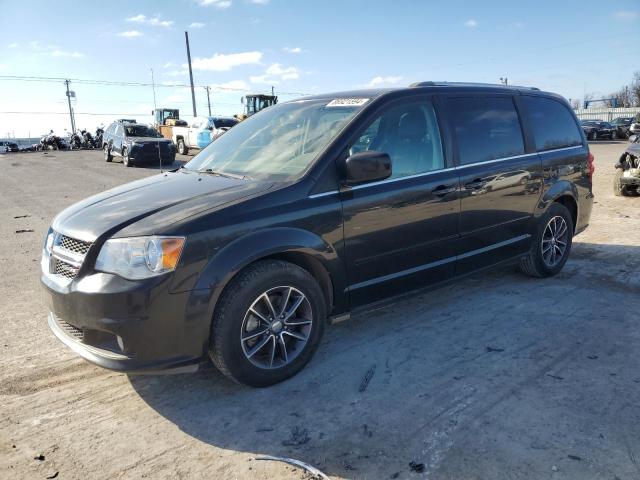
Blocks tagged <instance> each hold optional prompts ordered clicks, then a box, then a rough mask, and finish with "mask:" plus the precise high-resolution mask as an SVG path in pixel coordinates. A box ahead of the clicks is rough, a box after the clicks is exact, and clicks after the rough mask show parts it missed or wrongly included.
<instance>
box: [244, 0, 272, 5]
mask: <svg viewBox="0 0 640 480" xmlns="http://www.w3.org/2000/svg"><path fill="white" fill-rule="evenodd" d="M249 3H253V4H255V5H266V4H267V3H269V0H249Z"/></svg>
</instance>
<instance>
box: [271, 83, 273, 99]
mask: <svg viewBox="0 0 640 480" xmlns="http://www.w3.org/2000/svg"><path fill="white" fill-rule="evenodd" d="M273 94H274V90H273V85H271V96H272V97H273Z"/></svg>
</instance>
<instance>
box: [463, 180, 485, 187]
mask: <svg viewBox="0 0 640 480" xmlns="http://www.w3.org/2000/svg"><path fill="white" fill-rule="evenodd" d="M486 184H487V181H486V180H483V179H481V178H475V179H474V180H473V181H472V182H469V183H465V184H464V188H466V189H467V190H479V189H481V188H482V187H484V186H485V185H486Z"/></svg>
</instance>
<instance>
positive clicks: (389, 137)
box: [349, 101, 444, 178]
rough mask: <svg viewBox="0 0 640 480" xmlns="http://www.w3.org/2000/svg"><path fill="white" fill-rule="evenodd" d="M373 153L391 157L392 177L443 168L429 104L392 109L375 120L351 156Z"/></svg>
mask: <svg viewBox="0 0 640 480" xmlns="http://www.w3.org/2000/svg"><path fill="white" fill-rule="evenodd" d="M367 150H373V151H379V152H384V153H387V154H388V155H389V157H390V158H391V172H392V173H391V178H399V177H406V176H409V175H416V174H419V173H425V172H429V171H433V170H440V169H442V168H444V156H443V154H442V142H441V141H440V132H439V129H438V122H437V121H436V115H435V111H434V109H433V105H432V103H431V102H429V101H422V102H415V103H410V104H403V105H398V106H394V107H391V108H389V109H387V110H386V111H384V112H383V113H382V114H381V115H380V116H378V117H377V118H375V119H374V120H373V121H372V122H371V123H370V124H369V125H368V126H367V127H366V128H365V130H364V131H363V132H362V134H361V135H360V137H359V138H358V140H356V142H355V143H354V144H353V145H352V146H351V148H350V149H349V153H350V154H351V155H353V154H354V153H357V152H362V151H367Z"/></svg>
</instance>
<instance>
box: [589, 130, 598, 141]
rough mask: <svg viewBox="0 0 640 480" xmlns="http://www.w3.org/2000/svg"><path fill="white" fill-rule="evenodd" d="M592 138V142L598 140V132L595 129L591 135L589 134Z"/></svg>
mask: <svg viewBox="0 0 640 480" xmlns="http://www.w3.org/2000/svg"><path fill="white" fill-rule="evenodd" d="M589 136H590V137H591V138H590V140H591V141H592V142H595V141H596V140H598V133H597V132H596V131H595V130H594V131H593V132H591V135H589Z"/></svg>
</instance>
